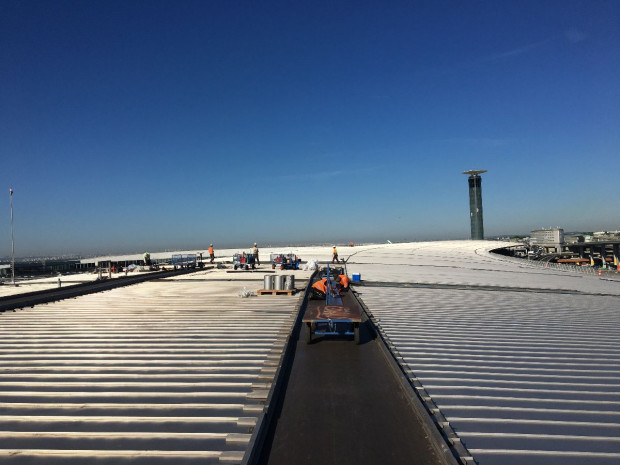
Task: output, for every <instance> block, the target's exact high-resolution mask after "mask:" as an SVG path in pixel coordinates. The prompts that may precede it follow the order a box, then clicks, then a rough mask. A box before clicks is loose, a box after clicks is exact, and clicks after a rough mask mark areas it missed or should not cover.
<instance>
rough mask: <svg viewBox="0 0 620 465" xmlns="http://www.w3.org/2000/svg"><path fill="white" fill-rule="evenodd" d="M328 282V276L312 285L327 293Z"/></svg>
mask: <svg viewBox="0 0 620 465" xmlns="http://www.w3.org/2000/svg"><path fill="white" fill-rule="evenodd" d="M326 282H327V278H323V279H321V280H320V281H317V282H316V283H314V284H313V285H312V287H314V288H315V289H318V290H319V291H321V292H322V293H323V294H327V286H326V285H325V283H326Z"/></svg>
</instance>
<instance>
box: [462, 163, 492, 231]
mask: <svg viewBox="0 0 620 465" xmlns="http://www.w3.org/2000/svg"><path fill="white" fill-rule="evenodd" d="M486 172H487V170H469V171H463V174H468V175H469V178H468V179H467V181H468V182H469V216H470V218H471V238H472V240H474V241H481V240H483V239H484V225H483V222H482V178H481V177H480V174H482V173H486Z"/></svg>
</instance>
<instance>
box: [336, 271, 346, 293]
mask: <svg viewBox="0 0 620 465" xmlns="http://www.w3.org/2000/svg"><path fill="white" fill-rule="evenodd" d="M336 282H337V283H338V284H337V286H338V291H339V292H347V291H348V290H349V277H348V276H347V275H346V274H344V273H343V274H340V275H338V278H336Z"/></svg>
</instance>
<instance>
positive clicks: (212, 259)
mask: <svg viewBox="0 0 620 465" xmlns="http://www.w3.org/2000/svg"><path fill="white" fill-rule="evenodd" d="M209 257H210V258H211V263H213V261H214V260H215V252H214V251H213V244H211V245H210V246H209Z"/></svg>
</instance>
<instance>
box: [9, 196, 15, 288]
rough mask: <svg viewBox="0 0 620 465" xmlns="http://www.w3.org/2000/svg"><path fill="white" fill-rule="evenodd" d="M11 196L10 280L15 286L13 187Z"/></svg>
mask: <svg viewBox="0 0 620 465" xmlns="http://www.w3.org/2000/svg"><path fill="white" fill-rule="evenodd" d="M9 196H10V197H11V281H12V283H13V286H15V243H14V242H13V188H12V187H11V188H9Z"/></svg>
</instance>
